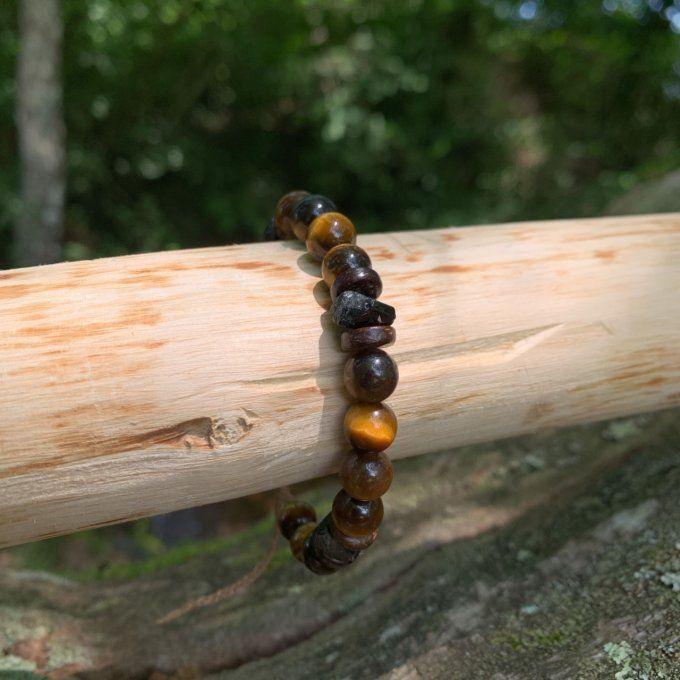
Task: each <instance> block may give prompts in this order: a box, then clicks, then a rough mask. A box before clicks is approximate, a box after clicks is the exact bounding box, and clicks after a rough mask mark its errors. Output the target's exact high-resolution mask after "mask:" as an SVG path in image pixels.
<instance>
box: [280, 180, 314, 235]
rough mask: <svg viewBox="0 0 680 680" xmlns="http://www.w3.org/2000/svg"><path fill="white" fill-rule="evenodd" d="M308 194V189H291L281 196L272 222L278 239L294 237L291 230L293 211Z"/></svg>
mask: <svg viewBox="0 0 680 680" xmlns="http://www.w3.org/2000/svg"><path fill="white" fill-rule="evenodd" d="M307 196H309V191H291V192H290V193H288V194H286V195H285V196H283V197H282V198H281V199H280V200H279V202H278V203H277V204H276V210H275V212H274V223H275V225H276V233H277V234H278V237H279V238H280V239H285V240H290V239H294V238H295V233H294V231H293V226H294V222H295V220H294V218H293V213H294V212H295V209H296V208H297V206H298V205H299V203H300V202H301V201H303V200H304V199H305V198H307Z"/></svg>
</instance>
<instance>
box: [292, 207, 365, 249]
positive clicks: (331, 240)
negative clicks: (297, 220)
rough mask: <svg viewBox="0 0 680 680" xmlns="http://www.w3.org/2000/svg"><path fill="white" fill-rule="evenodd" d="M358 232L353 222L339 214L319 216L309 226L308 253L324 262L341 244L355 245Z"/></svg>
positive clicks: (329, 213) (332, 213)
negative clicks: (326, 256) (331, 251)
mask: <svg viewBox="0 0 680 680" xmlns="http://www.w3.org/2000/svg"><path fill="white" fill-rule="evenodd" d="M356 240H357V230H356V229H355V228H354V225H353V224H352V221H351V220H350V219H349V217H346V216H345V215H343V214H342V213H339V212H327V213H324V214H323V215H319V216H318V217H316V218H315V219H314V221H313V222H312V223H311V224H310V225H309V231H308V232H307V240H306V241H305V244H306V245H307V251H308V252H309V254H310V255H312V257H315V258H316V259H317V260H323V258H324V257H325V255H326V253H327V252H328V251H329V250H331V248H335V246H339V245H340V244H341V243H351V244H354V243H355V242H356Z"/></svg>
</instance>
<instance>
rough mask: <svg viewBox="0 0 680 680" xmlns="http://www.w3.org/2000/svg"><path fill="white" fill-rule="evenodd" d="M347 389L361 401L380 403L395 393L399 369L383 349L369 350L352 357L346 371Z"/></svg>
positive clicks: (348, 361) (346, 365)
mask: <svg viewBox="0 0 680 680" xmlns="http://www.w3.org/2000/svg"><path fill="white" fill-rule="evenodd" d="M344 377H345V387H346V388H347V391H348V392H349V393H350V394H351V395H352V396H353V397H354V398H355V399H358V400H359V401H366V402H369V403H378V402H379V401H383V400H384V399H387V397H389V396H390V394H392V392H394V390H395V388H396V386H397V383H398V382H399V369H398V368H397V364H396V363H395V361H394V359H392V357H391V356H390V355H389V354H388V353H387V352H383V351H382V350H381V349H367V350H364V351H363V352H359V354H355V355H354V356H353V357H350V358H349V359H348V360H347V363H346V364H345V370H344Z"/></svg>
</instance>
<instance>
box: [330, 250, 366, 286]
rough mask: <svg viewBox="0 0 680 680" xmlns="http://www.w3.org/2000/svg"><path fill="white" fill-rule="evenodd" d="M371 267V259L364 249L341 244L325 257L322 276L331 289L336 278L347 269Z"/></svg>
mask: <svg viewBox="0 0 680 680" xmlns="http://www.w3.org/2000/svg"><path fill="white" fill-rule="evenodd" d="M370 266H371V258H370V257H369V256H368V253H367V252H366V251H365V250H364V249H363V248H360V247H359V246H358V245H356V244H354V243H341V244H340V245H339V246H335V247H334V248H331V249H330V250H329V251H328V252H327V253H326V254H325V255H324V258H323V262H322V263H321V276H323V280H324V281H325V282H326V285H327V286H328V287H329V288H331V287H332V286H333V282H334V281H335V277H336V276H337V275H338V274H340V273H341V272H344V271H345V270H346V269H354V268H355V267H370Z"/></svg>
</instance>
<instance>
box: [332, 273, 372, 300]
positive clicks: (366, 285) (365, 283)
mask: <svg viewBox="0 0 680 680" xmlns="http://www.w3.org/2000/svg"><path fill="white" fill-rule="evenodd" d="M346 290H354V291H356V292H357V293H362V294H363V295H366V296H368V297H370V298H373V299H375V298H379V297H380V293H382V281H381V279H380V276H379V275H378V272H377V271H375V269H371V268H370V267H354V268H352V269H345V271H344V272H340V274H338V275H337V276H336V277H335V282H334V283H333V286H332V287H331V300H333V301H335V299H336V298H337V297H338V295H341V294H342V293H344V292H345V291H346Z"/></svg>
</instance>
